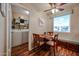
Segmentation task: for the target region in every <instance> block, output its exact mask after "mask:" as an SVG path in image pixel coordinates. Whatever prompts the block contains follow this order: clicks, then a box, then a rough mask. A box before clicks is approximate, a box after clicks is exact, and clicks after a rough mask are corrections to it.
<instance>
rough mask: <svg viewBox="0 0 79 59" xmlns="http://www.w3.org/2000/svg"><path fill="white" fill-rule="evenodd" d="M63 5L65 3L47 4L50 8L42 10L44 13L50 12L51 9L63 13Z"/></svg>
mask: <svg viewBox="0 0 79 59" xmlns="http://www.w3.org/2000/svg"><path fill="white" fill-rule="evenodd" d="M64 4H66V3H49V5H50V7H51V8H50V9H47V10H44V12H47V11H51V10H53V9H55V10H58V11H63V10H64V8H63V5H64Z"/></svg>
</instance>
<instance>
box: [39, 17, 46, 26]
mask: <svg viewBox="0 0 79 59" xmlns="http://www.w3.org/2000/svg"><path fill="white" fill-rule="evenodd" d="M44 24H45V21H44V19H43V18H39V26H41V27H42V26H44Z"/></svg>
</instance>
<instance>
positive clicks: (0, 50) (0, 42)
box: [0, 13, 5, 56]
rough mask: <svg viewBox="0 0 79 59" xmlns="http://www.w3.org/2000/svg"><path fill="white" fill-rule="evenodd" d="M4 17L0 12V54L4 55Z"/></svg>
mask: <svg viewBox="0 0 79 59" xmlns="http://www.w3.org/2000/svg"><path fill="white" fill-rule="evenodd" d="M4 33H5V19H4V18H3V16H2V15H1V13H0V56H2V55H4V50H5V48H4V45H5V34H4Z"/></svg>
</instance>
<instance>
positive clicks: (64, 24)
mask: <svg viewBox="0 0 79 59" xmlns="http://www.w3.org/2000/svg"><path fill="white" fill-rule="evenodd" d="M54 32H70V14H68V15H63V16H58V17H54Z"/></svg>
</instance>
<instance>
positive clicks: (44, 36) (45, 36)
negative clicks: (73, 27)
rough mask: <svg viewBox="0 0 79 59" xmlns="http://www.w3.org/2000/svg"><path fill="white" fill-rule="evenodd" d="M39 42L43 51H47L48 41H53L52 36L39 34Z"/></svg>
mask: <svg viewBox="0 0 79 59" xmlns="http://www.w3.org/2000/svg"><path fill="white" fill-rule="evenodd" d="M39 37H40V41H42V42H44V44H43V49H45V50H48V49H49V48H50V46H49V45H48V44H47V42H48V41H51V40H53V39H54V35H52V36H51V35H47V34H46V35H45V34H39Z"/></svg>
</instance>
